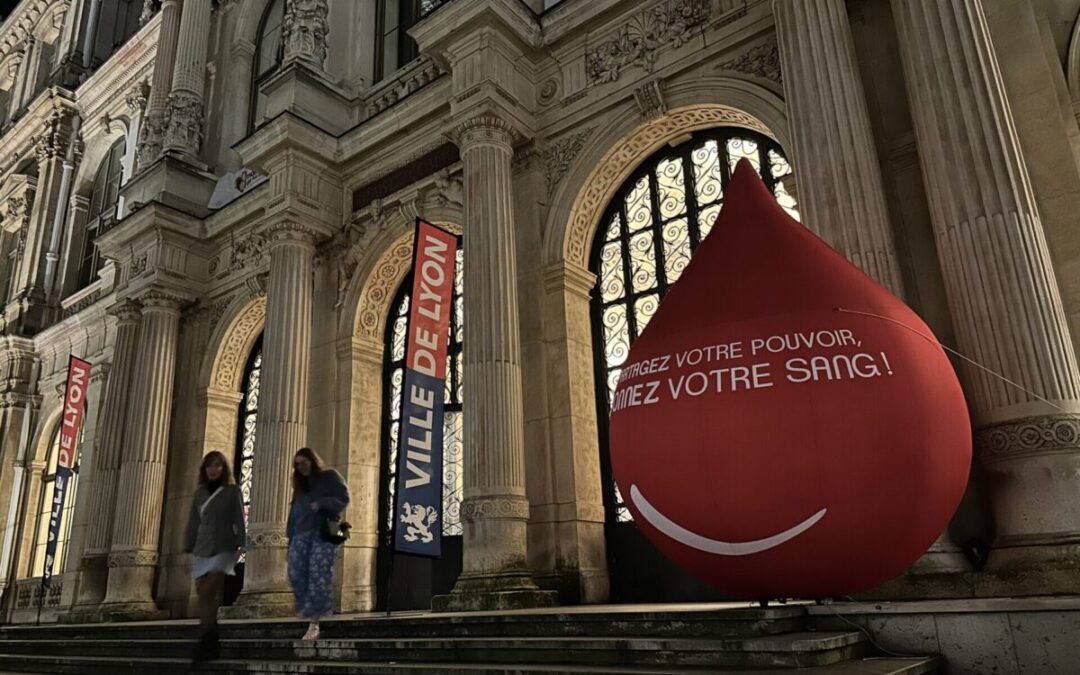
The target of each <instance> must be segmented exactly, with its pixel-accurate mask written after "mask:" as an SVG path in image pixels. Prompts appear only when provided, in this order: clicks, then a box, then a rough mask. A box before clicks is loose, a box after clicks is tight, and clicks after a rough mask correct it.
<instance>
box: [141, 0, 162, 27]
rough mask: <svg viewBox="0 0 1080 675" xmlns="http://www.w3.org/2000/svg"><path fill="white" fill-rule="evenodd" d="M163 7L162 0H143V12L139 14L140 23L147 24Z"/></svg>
mask: <svg viewBox="0 0 1080 675" xmlns="http://www.w3.org/2000/svg"><path fill="white" fill-rule="evenodd" d="M159 7H161V2H160V0H143V6H142V14H140V15H139V25H140V26H145V25H146V24H147V23H149V21H150V19H152V18H153V17H154V14H155V13H157V11H158V8H159Z"/></svg>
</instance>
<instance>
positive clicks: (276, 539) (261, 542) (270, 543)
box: [248, 528, 289, 548]
mask: <svg viewBox="0 0 1080 675" xmlns="http://www.w3.org/2000/svg"><path fill="white" fill-rule="evenodd" d="M288 543H289V539H288V537H286V536H285V530H283V529H281V528H268V529H260V530H254V529H253V530H252V531H251V533H250V534H249V535H248V547H249V548H284V547H285V545H286V544H288Z"/></svg>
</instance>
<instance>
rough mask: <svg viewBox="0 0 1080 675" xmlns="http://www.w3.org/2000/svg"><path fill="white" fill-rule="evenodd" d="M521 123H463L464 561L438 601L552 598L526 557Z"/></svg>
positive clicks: (508, 603) (459, 605)
mask: <svg viewBox="0 0 1080 675" xmlns="http://www.w3.org/2000/svg"><path fill="white" fill-rule="evenodd" d="M513 134H514V131H513V129H512V127H511V126H510V125H509V124H508V123H507V122H506V121H504V120H503V119H501V118H500V117H498V116H495V115H480V116H477V117H473V118H471V119H468V120H467V121H465V122H464V123H462V124H461V125H460V126H459V127H458V128H457V130H456V135H457V142H458V146H459V147H460V148H461V157H462V160H463V162H464V166H465V222H466V223H468V228H469V263H468V266H469V267H468V270H469V271H468V273H467V274H466V275H465V293H464V298H465V312H464V314H465V334H466V335H468V336H469V342H468V346H467V347H466V349H465V375H464V377H465V381H466V382H468V383H469V384H468V386H466V387H465V403H464V407H465V410H467V411H468V410H471V411H474V414H466V416H465V429H464V440H465V467H464V469H465V471H464V481H465V494H464V499H463V501H462V505H461V519H462V522H463V525H464V530H465V533H464V541H465V545H464V561H463V567H462V572H461V576H459V577H458V581H457V584H456V585H455V586H454V590H453V592H452V593H451V594H449V595H444V596H436V597H435V598H433V599H432V609H436V610H442V611H446V610H458V609H505V608H511V607H524V606H536V605H550V604H554V602H555V596H556V593H555V592H553V591H539V590H537V587H536V584H535V583H534V582H533V580H532V577H531V575H530V573H529V569H528V565H527V561H526V541H527V536H526V525H527V523H528V519H529V500H528V499H527V498H526V496H525V449H524V446H525V437H524V430H523V422H524V414H523V410H522V389H521V336H520V334H519V330H518V291H517V264H516V252H515V248H514V210H513V193H512V185H511V181H512V178H511V170H510V162H511V160H512V159H513V156H514V150H513V146H512V141H513Z"/></svg>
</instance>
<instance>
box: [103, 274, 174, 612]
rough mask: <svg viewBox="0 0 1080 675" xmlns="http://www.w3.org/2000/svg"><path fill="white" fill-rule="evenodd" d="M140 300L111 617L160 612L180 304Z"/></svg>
mask: <svg viewBox="0 0 1080 675" xmlns="http://www.w3.org/2000/svg"><path fill="white" fill-rule="evenodd" d="M139 300H140V302H141V303H142V317H141V320H140V325H139V339H138V349H137V352H136V357H135V367H134V368H135V369H134V372H133V378H132V387H131V392H130V394H129V399H128V410H127V419H126V423H125V426H126V433H125V436H124V449H123V453H122V459H121V463H120V475H119V481H118V483H117V493H116V494H117V497H116V507H115V512H114V513H115V516H114V523H113V531H112V542H111V545H110V547H109V558H108V566H109V582H108V585H107V590H106V593H105V601H104V604H103V605H102V609H103V610H105V611H106V612H107V613H108V614H109V615H110V616H111V617H113V618H120V617H131V618H136V617H139V618H145V617H147V616H152V615H154V614H156V613H157V607H156V606H155V604H154V600H153V598H152V595H151V592H152V584H153V580H154V569H155V568H156V566H157V562H158V541H159V539H160V536H161V510H162V506H163V501H164V500H163V499H162V495H163V494H164V493H165V466H166V459H167V457H166V455H167V452H168V441H169V429H170V427H171V417H172V399H173V381H174V378H175V375H176V344H177V339H178V333H179V327H180V305H181V303H182V301H181V299H180V298H177V297H175V296H172V295H168V294H166V293H161V292H158V291H151V292H150V293H148V294H146V295H144V296H142V297H141V298H139Z"/></svg>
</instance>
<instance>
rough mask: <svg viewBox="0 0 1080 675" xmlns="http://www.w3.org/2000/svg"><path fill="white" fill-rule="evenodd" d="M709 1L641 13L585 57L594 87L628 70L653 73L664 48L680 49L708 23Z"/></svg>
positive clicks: (673, 1) (672, 2) (680, 1)
mask: <svg viewBox="0 0 1080 675" xmlns="http://www.w3.org/2000/svg"><path fill="white" fill-rule="evenodd" d="M709 14H710V3H709V0H667V2H663V3H661V4H660V5H658V6H656V7H653V8H651V9H647V10H645V11H643V12H640V13H638V14H637V15H636V16H634V17H633V18H632V19H630V21H628V22H627V23H626V24H624V25H623V26H622V27H620V28H619V30H618V31H617V32H616V34H615V37H613V38H611V39H610V40H606V41H604V42H602V43H600V44H599V45H597V46H596V47H595V48H594V49H592V50H589V51H588V52H586V54H585V72H586V74H587V75H588V77H589V81H590V82H591V83H592V84H603V83H605V82H614V81H616V80H618V79H619V76H620V75H621V74H622V71H623V70H624V69H625V68H627V67H628V66H638V67H640V68H643V69H645V70H646V71H647V72H651V71H652V68H653V64H654V63H655V62H656V53H657V51H659V49H660V48H661V47H665V46H671V47H675V48H678V47H681V46H682V45H684V44H686V43H687V42H688V41H689V40H690V38H691V37H693V35H694V29H695V28H697V27H698V26H701V25H703V24H704V23H705V22H706V21H708V20H709Z"/></svg>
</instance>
